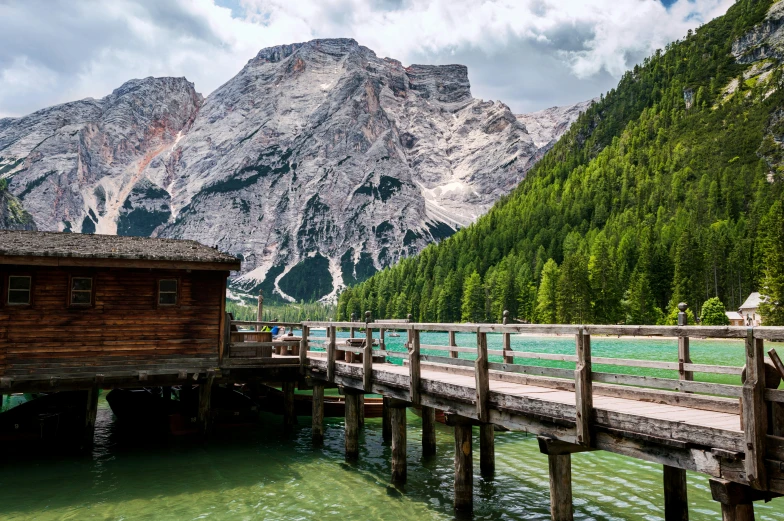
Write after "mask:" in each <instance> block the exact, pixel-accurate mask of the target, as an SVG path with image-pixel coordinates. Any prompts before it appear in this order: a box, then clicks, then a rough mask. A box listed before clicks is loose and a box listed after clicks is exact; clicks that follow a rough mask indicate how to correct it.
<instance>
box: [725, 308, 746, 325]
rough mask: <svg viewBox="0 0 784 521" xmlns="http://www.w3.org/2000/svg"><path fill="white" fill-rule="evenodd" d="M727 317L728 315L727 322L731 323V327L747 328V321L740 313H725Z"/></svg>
mask: <svg viewBox="0 0 784 521" xmlns="http://www.w3.org/2000/svg"><path fill="white" fill-rule="evenodd" d="M724 314H725V315H727V320H729V321H730V325H731V326H745V325H746V319H745V318H743V315H741V314H740V313H738V312H737V311H725V312H724Z"/></svg>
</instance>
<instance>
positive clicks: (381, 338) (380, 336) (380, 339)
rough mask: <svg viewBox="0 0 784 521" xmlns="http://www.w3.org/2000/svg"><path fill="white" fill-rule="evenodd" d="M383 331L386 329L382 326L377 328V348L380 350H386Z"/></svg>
mask: <svg viewBox="0 0 784 521" xmlns="http://www.w3.org/2000/svg"><path fill="white" fill-rule="evenodd" d="M385 333H386V330H385V329H384V328H383V327H380V328H378V348H379V349H380V350H381V351H386V350H387V342H386V338H385V337H384V334H385Z"/></svg>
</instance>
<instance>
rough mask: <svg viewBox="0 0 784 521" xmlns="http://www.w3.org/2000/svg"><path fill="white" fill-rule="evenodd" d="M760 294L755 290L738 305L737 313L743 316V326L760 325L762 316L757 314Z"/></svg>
mask: <svg viewBox="0 0 784 521" xmlns="http://www.w3.org/2000/svg"><path fill="white" fill-rule="evenodd" d="M760 300H761V297H760V294H759V292H757V291H755V292H754V293H752V294H751V295H749V297H748V298H747V299H746V302H744V303H743V304H741V305H740V308H739V309H738V313H740V314H741V315H742V316H743V320H744V324H743V325H745V326H759V325H762V317H761V316H760V314H759V305H760Z"/></svg>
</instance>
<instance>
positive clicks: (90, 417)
mask: <svg viewBox="0 0 784 521" xmlns="http://www.w3.org/2000/svg"><path fill="white" fill-rule="evenodd" d="M98 394H99V389H98V386H97V385H96V386H93V387H92V388H90V389H88V390H87V396H86V404H85V411H84V431H83V433H82V443H81V449H82V450H89V449H90V448H91V447H92V446H93V439H94V437H95V419H96V417H97V416H98ZM2 398H3V397H2V395H0V404H2V401H3V400H2Z"/></svg>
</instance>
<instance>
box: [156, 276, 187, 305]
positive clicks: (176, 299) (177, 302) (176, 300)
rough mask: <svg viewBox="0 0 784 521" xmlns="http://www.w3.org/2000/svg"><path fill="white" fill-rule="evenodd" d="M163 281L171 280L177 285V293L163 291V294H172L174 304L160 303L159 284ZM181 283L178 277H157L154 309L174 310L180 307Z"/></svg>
mask: <svg viewBox="0 0 784 521" xmlns="http://www.w3.org/2000/svg"><path fill="white" fill-rule="evenodd" d="M165 280H173V281H174V282H176V283H177V291H174V292H172V291H165V292H163V293H164V294H171V293H174V304H164V303H162V302H161V282H163V281H165ZM181 287H182V283H181V281H180V277H158V278H157V279H156V280H155V307H156V308H176V307H179V306H180V288H181Z"/></svg>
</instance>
